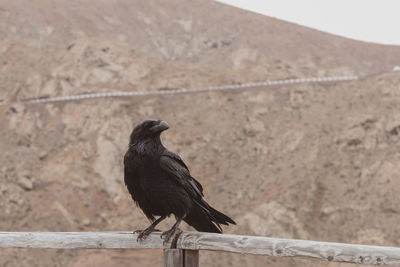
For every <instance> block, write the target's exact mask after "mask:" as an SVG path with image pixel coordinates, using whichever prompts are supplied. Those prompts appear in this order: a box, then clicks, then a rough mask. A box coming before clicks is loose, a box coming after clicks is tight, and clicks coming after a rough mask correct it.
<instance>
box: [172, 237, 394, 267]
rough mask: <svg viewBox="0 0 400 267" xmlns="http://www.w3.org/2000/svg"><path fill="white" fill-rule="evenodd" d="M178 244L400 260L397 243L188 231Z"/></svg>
mask: <svg viewBox="0 0 400 267" xmlns="http://www.w3.org/2000/svg"><path fill="white" fill-rule="evenodd" d="M177 248H185V249H198V250H216V251H226V252H235V253H244V254H256V255H265V256H280V257H293V258H309V259H318V260H325V261H334V262H349V263H358V264H378V265H385V264H387V265H392V264H400V248H397V247H382V246H366V245H356V244H343V243H334V242H318V241H308V240H296V239H282V238H268V237H261V236H243V235H228V234H213V233H200V232H184V233H182V234H181V236H180V238H179V239H178V243H177Z"/></svg>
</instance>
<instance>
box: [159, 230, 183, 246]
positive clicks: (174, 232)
mask: <svg viewBox="0 0 400 267" xmlns="http://www.w3.org/2000/svg"><path fill="white" fill-rule="evenodd" d="M181 233H182V230H181V229H179V228H177V229H174V228H172V229H170V230H168V231H165V232H163V233H162V234H161V235H160V238H161V239H164V244H165V243H168V241H169V240H170V239H171V237H172V236H174V239H173V241H174V242H175V239H176V240H177V237H179V235H180V234H181ZM164 237H165V238H164Z"/></svg>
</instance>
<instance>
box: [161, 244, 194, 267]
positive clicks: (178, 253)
mask: <svg viewBox="0 0 400 267" xmlns="http://www.w3.org/2000/svg"><path fill="white" fill-rule="evenodd" d="M198 266H199V251H198V250H190V249H177V248H168V249H164V267H198Z"/></svg>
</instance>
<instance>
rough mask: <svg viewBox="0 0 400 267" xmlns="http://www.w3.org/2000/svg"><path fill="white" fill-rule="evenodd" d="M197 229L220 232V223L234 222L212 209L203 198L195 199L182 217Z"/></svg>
mask: <svg viewBox="0 0 400 267" xmlns="http://www.w3.org/2000/svg"><path fill="white" fill-rule="evenodd" d="M184 220H185V221H186V222H187V223H188V224H189V225H191V226H193V227H194V228H195V229H196V230H197V231H201V232H212V233H222V228H221V226H220V224H224V225H228V224H229V223H231V224H236V223H235V222H234V221H233V220H232V219H231V218H229V217H228V216H226V215H225V214H223V213H222V212H219V211H218V210H216V209H214V208H213V207H211V206H210V205H208V203H207V202H205V201H204V200H202V199H201V200H199V201H196V200H195V203H194V205H193V208H192V210H191V212H190V213H189V214H188V215H187V216H186V218H185V219H184Z"/></svg>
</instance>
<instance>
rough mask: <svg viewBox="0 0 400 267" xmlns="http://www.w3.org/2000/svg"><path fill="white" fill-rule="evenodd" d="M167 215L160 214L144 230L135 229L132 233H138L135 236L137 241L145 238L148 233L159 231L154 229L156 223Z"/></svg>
mask: <svg viewBox="0 0 400 267" xmlns="http://www.w3.org/2000/svg"><path fill="white" fill-rule="evenodd" d="M166 217H167V216H161V217H160V218H158V219H157V220H155V221H154V222H153V223H152V224H151V225H150V226H149V227H147V228H146V229H144V230H136V231H134V232H133V233H134V234H139V235H138V237H137V241H142V240H144V239H146V238H147V236H148V235H149V234H151V233H152V232H154V231H159V230H157V229H155V227H156V226H157V224H159V223H160V222H161V221H162V220H164V219H165V218H166Z"/></svg>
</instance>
